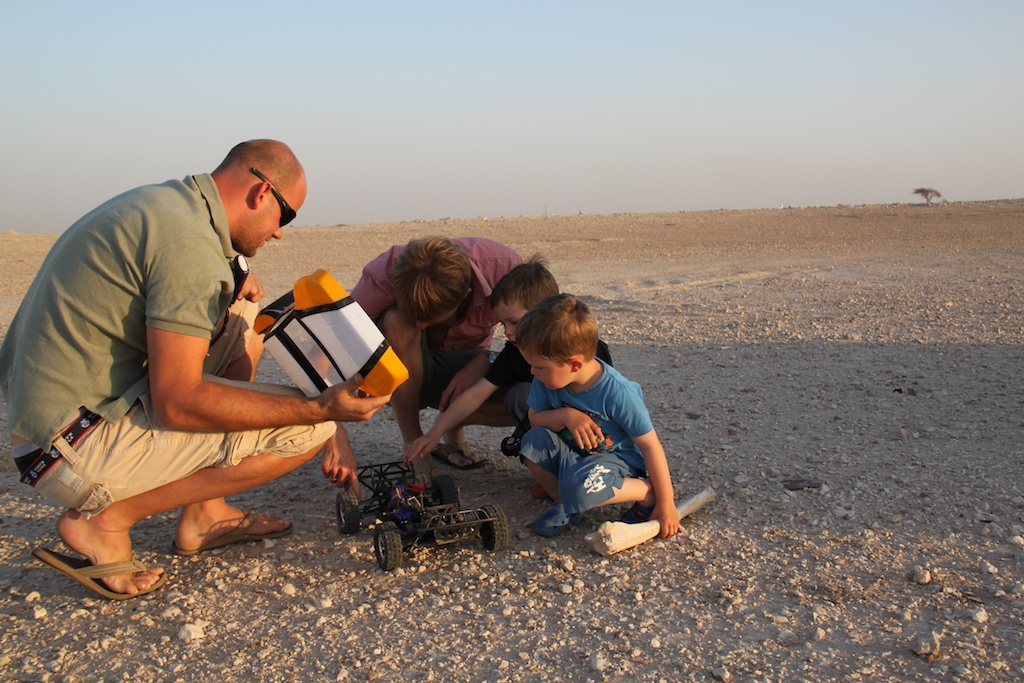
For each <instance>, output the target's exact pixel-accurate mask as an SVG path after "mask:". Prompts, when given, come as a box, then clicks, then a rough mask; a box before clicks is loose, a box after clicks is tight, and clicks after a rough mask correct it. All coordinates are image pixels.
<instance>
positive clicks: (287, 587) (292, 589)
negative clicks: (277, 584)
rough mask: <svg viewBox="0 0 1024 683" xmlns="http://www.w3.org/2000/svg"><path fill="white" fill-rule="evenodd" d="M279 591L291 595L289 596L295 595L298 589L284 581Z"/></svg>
mask: <svg viewBox="0 0 1024 683" xmlns="http://www.w3.org/2000/svg"><path fill="white" fill-rule="evenodd" d="M281 593H283V594H284V595H287V596H289V597H291V596H293V595H295V594H296V593H298V591H297V590H296V589H295V586H294V585H292V584H290V583H286V584H285V585H283V586H281Z"/></svg>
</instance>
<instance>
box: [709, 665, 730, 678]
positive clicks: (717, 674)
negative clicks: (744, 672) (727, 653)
mask: <svg viewBox="0 0 1024 683" xmlns="http://www.w3.org/2000/svg"><path fill="white" fill-rule="evenodd" d="M711 677H712V678H714V679H715V680H716V681H731V680H732V674H731V673H730V672H729V670H728V669H726V668H725V667H721V666H716V667H715V668H713V669H711Z"/></svg>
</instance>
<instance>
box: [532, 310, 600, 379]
mask: <svg viewBox="0 0 1024 683" xmlns="http://www.w3.org/2000/svg"><path fill="white" fill-rule="evenodd" d="M597 336H598V330H597V318H595V317H594V314H593V313H591V312H590V307H588V306H587V305H586V304H585V303H583V301H582V300H581V299H579V298H578V297H575V296H573V295H572V294H555V295H554V296H549V297H547V298H545V299H542V300H541V301H539V302H538V303H536V304H534V305H533V306H532V307H531V308H530V310H528V311H527V312H526V315H524V316H523V319H522V320H520V321H519V325H517V326H516V344H517V345H518V346H519V348H520V350H522V351H526V352H527V353H531V354H534V355H537V356H540V357H541V358H544V359H545V360H551V361H555V362H557V363H565V362H568V360H569V358H571V357H572V356H583V360H585V361H589V360H592V359H593V358H594V352H595V349H597Z"/></svg>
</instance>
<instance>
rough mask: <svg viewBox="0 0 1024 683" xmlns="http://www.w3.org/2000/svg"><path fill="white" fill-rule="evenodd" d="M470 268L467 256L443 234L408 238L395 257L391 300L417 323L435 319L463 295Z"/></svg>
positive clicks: (453, 307) (469, 283)
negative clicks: (393, 295)
mask: <svg viewBox="0 0 1024 683" xmlns="http://www.w3.org/2000/svg"><path fill="white" fill-rule="evenodd" d="M472 277H473V271H472V269H471V268H470V264H469V257H468V256H467V255H466V252H464V251H463V250H462V249H461V248H460V247H459V246H458V245H457V244H455V243H454V242H452V241H451V240H450V239H448V238H447V237H423V238H420V239H413V240H410V241H409V243H408V244H406V245H405V249H404V250H403V251H402V253H401V254H399V256H398V259H397V260H396V261H395V270H394V273H393V274H392V276H391V282H392V285H393V287H394V292H395V302H396V303H397V304H398V310H400V311H402V313H405V314H406V315H408V316H409V317H411V318H412V319H413V320H415V321H416V322H418V323H433V322H437V321H438V320H439V319H440V317H441V316H443V315H445V314H448V313H451V312H453V311H454V310H455V309H456V308H458V307H459V304H461V303H462V300H463V299H465V298H466V294H467V293H468V292H469V288H470V285H471V284H472Z"/></svg>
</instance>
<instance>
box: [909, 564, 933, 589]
mask: <svg viewBox="0 0 1024 683" xmlns="http://www.w3.org/2000/svg"><path fill="white" fill-rule="evenodd" d="M910 580H911V581H913V582H914V583H916V584H919V585H921V586H927V585H928V584H929V583H931V582H932V573H931V572H930V571H928V569H927V568H925V567H914V572H913V574H911V576H910Z"/></svg>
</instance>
